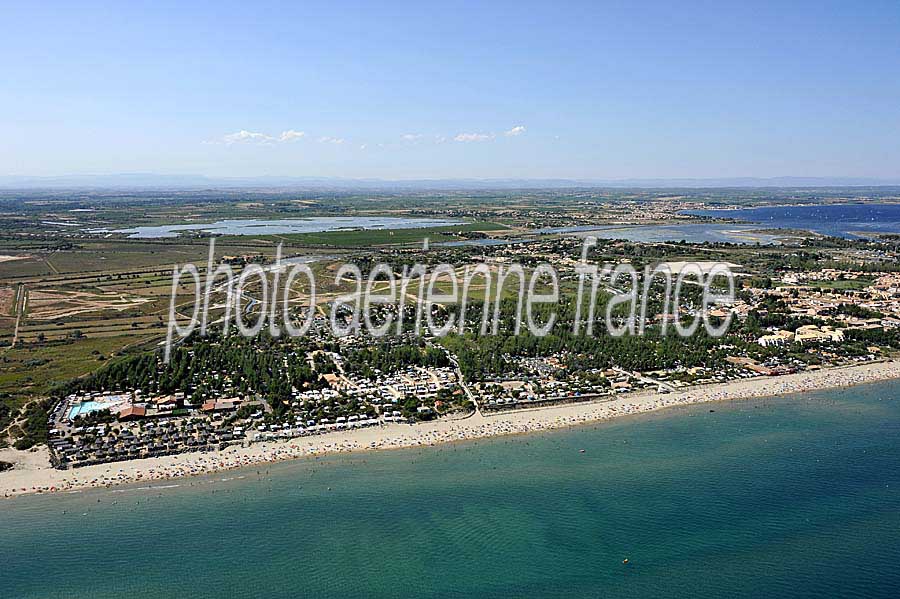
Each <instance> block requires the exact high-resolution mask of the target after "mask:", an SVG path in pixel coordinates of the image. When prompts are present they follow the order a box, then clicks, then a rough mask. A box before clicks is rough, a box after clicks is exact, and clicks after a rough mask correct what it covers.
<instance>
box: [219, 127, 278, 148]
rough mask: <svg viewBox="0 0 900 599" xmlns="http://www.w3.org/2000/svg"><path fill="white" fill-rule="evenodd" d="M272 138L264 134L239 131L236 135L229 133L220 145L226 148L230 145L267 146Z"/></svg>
mask: <svg viewBox="0 0 900 599" xmlns="http://www.w3.org/2000/svg"><path fill="white" fill-rule="evenodd" d="M272 141H273V138H272V137H271V136H269V135H266V134H265V133H254V132H253V131H245V130H243V129H241V130H240V131H238V132H237V133H229V134H228V135H225V136H223V137H222V143H224V144H225V145H227V146H230V145H232V144H247V143H249V144H268V143H271V142H272Z"/></svg>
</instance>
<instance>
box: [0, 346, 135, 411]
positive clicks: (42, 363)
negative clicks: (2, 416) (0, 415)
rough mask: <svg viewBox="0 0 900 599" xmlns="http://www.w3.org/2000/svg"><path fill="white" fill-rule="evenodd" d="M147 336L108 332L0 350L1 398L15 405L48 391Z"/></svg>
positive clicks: (88, 370)
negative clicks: (102, 334)
mask: <svg viewBox="0 0 900 599" xmlns="http://www.w3.org/2000/svg"><path fill="white" fill-rule="evenodd" d="M148 339H149V337H140V336H135V335H130V336H127V337H123V336H121V335H118V336H115V335H111V336H109V337H99V338H83V339H78V340H69V341H61V342H50V341H47V342H44V343H39V344H38V343H27V344H23V345H22V346H17V347H15V348H12V349H6V350H4V351H0V398H3V401H4V402H5V403H7V404H8V405H11V406H13V407H18V406H20V405H21V404H22V403H24V402H25V401H27V400H28V399H29V398H31V397H37V396H41V395H44V394H46V393H47V392H49V390H50V388H51V387H52V385H53V384H54V383H56V382H61V381H65V380H67V379H70V378H74V377H78V376H82V375H84V374H87V373H88V372H91V371H92V370H95V369H96V368H98V367H99V366H100V365H101V364H102V363H103V360H102V359H101V357H102V358H109V357H110V356H111V355H113V354H114V353H115V352H118V351H121V350H122V349H123V348H125V347H128V346H132V347H135V346H138V345H140V344H141V343H143V342H146V341H147V340H148Z"/></svg>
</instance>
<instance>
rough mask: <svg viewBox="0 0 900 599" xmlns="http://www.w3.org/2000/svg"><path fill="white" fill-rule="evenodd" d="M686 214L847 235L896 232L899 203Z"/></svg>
mask: <svg viewBox="0 0 900 599" xmlns="http://www.w3.org/2000/svg"><path fill="white" fill-rule="evenodd" d="M690 214H698V215H703V216H715V217H724V218H738V219H742V220H747V221H750V222H754V223H760V224H762V225H764V226H766V227H779V228H784V229H804V230H807V231H815V232H816V233H822V234H823V235H832V236H836V237H847V238H854V237H860V236H866V235H871V234H872V233H900V204H835V205H827V206H766V207H762V208H748V209H744V210H695V211H691V212H690Z"/></svg>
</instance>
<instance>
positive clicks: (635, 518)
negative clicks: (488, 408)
mask: <svg viewBox="0 0 900 599" xmlns="http://www.w3.org/2000/svg"><path fill="white" fill-rule="evenodd" d="M582 449H583V450H584V452H583V453H582V452H581V451H580V450H582ZM257 472H258V473H257ZM173 484H177V485H178V486H172V485H173ZM0 535H2V537H0V539H2V541H0V597H3V598H5V599H13V598H25V597H42V598H45V597H66V598H81V597H131V598H145V597H160V598H172V597H190V598H204V597H215V598H223V597H266V598H269V597H271V598H280V597H648V598H649V597H653V598H658V597H704V598H706V597H886V598H887V597H890V598H893V597H897V594H898V589H900V383H884V384H876V385H869V386H864V387H856V388H852V389H847V390H839V391H832V392H817V393H810V394H805V395H798V396H792V397H781V398H772V399H764V400H751V401H743V402H734V403H728V404H707V405H702V406H693V407H687V408H678V409H673V410H669V411H666V412H660V413H656V414H651V415H644V416H637V417H633V418H627V419H620V420H618V421H615V422H611V423H605V424H600V425H596V426H587V427H581V428H576V429H570V430H565V431H556V432H552V433H544V434H536V435H530V436H519V437H508V438H498V439H493V440H489V441H479V442H468V443H460V444H455V445H449V446H444V447H437V448H424V449H421V450H402V451H392V452H382V453H371V454H359V455H356V456H344V457H333V458H327V459H320V460H305V461H297V462H292V463H283V464H278V465H274V466H270V467H268V468H263V469H261V470H259V471H257V470H256V469H252V470H244V471H238V472H232V473H227V474H224V475H219V476H215V477H207V478H198V479H193V480H182V481H178V482H176V483H169V484H161V485H156V486H154V487H153V488H147V487H146V486H144V487H124V488H121V489H117V490H114V491H112V490H102V491H90V492H84V493H79V494H70V495H60V496H33V497H20V498H17V499H14V500H9V501H3V502H0ZM626 558H627V559H628V560H629V561H628V563H627V564H624V563H623V560H624V559H626Z"/></svg>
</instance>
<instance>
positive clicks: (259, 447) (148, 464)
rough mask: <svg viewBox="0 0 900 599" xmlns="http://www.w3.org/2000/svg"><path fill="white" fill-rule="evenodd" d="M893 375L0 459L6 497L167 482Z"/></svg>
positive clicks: (861, 370) (787, 381)
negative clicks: (95, 455)
mask: <svg viewBox="0 0 900 599" xmlns="http://www.w3.org/2000/svg"><path fill="white" fill-rule="evenodd" d="M893 378H900V362H894V361H890V362H878V363H869V364H861V365H856V366H848V367H842V368H831V369H823V370H816V371H810V372H802V373H797V374H791V375H785V376H780V377H758V378H753V379H746V380H740V381H733V382H728V383H724V384H719V385H708V386H702V387H692V388H688V389H685V390H683V391H679V392H675V393H669V394H659V393H656V392H649V391H647V392H639V393H633V394H628V395H622V396H619V397H617V398H614V399H612V400H606V401H602V402H601V401H598V402H585V403H577V404H565V405H560V406H551V407H544V408H532V409H521V410H517V411H511V412H506V413H502V414H496V415H489V416H485V415H482V414H475V415H473V416H472V417H470V418H465V419H461V420H459V419H458V420H450V419H447V420H439V421H435V422H427V423H420V424H415V425H408V424H388V425H383V426H376V427H369V428H362V429H354V430H346V431H338V432H333V433H328V434H323V435H317V436H311V437H300V438H295V439H286V440H283V441H271V442H265V443H255V444H253V445H251V446H249V447H232V448H229V449H226V450H224V451H220V452H198V453H184V454H179V455H173V456H164V457H159V458H148V459H140V460H132V461H126V462H116V463H112V464H101V465H96V466H86V467H83V468H77V469H73V470H56V469H54V468H51V467H50V464H49V457H48V450H47V448H46V447H43V448H40V449H36V450H32V451H28V452H19V451H15V450H13V449H4V450H0V460H3V461H7V462H13V463H14V464H15V467H14V468H13V469H12V470H9V471H7V472H3V473H0V497H13V496H16V495H21V494H26V493H48V492H72V491H75V490H78V489H83V488H89V487H110V486H113V485H119V484H126V483H134V482H141V481H144V482H146V481H157V480H167V479H172V478H178V477H184V476H193V475H200V474H207V473H212V472H219V471H224V470H230V469H234V468H240V467H244V466H253V465H257V464H264V463H270V462H277V461H281V460H289V459H297V458H303V457H311V456H318V455H325V454H330V453H339V452H352V451H370V450H379V449H382V450H383V449H397V448H403V447H422V446H429V445H436V444H439V443H449V442H453V441H463V440H468V439H480V438H484V437H492V436H497V435H511V434H525V433H530V432H536V431H545V430H550V429H557V428H563V427H568V426H576V425H580V424H587V423H591V422H597V421H602V420H608V419H611V418H616V417H621V416H627V415H634V414H641V413H645V412H650V411H654V410H661V409H664V408H668V407H672V406H680V405H689V404H695V403H703V402H715V401H732V400H740V399H748V398H753V397H768V396H775V395H785V394H790V393H799V392H803V391H811V390H817V389H828V388H837V387H847V386H851V385H858V384H862V383H868V382H874V381H880V380H886V379H893Z"/></svg>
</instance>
